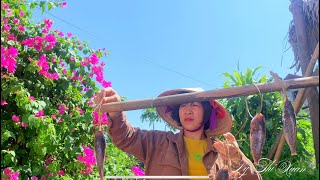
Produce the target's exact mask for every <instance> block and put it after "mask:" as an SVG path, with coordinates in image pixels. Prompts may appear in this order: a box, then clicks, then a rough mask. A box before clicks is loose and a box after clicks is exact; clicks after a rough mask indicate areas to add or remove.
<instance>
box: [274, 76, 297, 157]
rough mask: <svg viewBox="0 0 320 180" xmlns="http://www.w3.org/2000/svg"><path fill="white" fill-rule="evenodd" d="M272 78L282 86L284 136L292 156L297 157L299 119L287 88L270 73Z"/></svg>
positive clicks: (277, 77)
mask: <svg viewBox="0 0 320 180" xmlns="http://www.w3.org/2000/svg"><path fill="white" fill-rule="evenodd" d="M270 73H271V75H272V77H273V78H274V79H275V81H277V82H278V83H280V84H281V87H282V95H283V96H284V99H285V100H284V107H283V109H282V124H283V127H282V129H283V134H284V137H285V139H286V142H287V144H288V145H289V148H290V152H291V155H292V156H295V155H297V152H296V143H297V119H296V115H295V113H294V108H293V106H292V104H291V102H290V100H289V99H288V96H287V95H286V86H285V84H284V83H283V82H282V81H281V79H280V77H279V76H278V75H277V74H276V73H274V72H272V71H270Z"/></svg>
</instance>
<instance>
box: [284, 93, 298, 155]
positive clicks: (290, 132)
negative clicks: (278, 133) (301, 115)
mask: <svg viewBox="0 0 320 180" xmlns="http://www.w3.org/2000/svg"><path fill="white" fill-rule="evenodd" d="M282 123H283V134H284V137H285V139H286V141H287V143H288V145H289V148H290V151H291V155H292V156H294V155H297V152H296V143H297V120H296V115H295V113H294V109H293V106H292V104H291V102H290V100H289V99H288V97H286V100H285V103H284V107H283V110H282Z"/></svg>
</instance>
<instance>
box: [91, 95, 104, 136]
mask: <svg viewBox="0 0 320 180" xmlns="http://www.w3.org/2000/svg"><path fill="white" fill-rule="evenodd" d="M105 93H106V92H104V94H103V97H102V99H101V101H100V102H99V104H98V105H97V106H96V107H95V108H94V109H93V111H95V110H96V109H97V108H98V107H99V112H98V125H99V131H101V129H102V123H101V122H102V119H101V118H102V115H101V116H100V112H101V107H102V105H101V104H102V102H103V98H104V97H105V95H106V94H105Z"/></svg>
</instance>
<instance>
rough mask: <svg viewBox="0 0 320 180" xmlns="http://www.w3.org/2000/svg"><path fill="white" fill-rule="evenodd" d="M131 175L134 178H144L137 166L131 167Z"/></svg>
mask: <svg viewBox="0 0 320 180" xmlns="http://www.w3.org/2000/svg"><path fill="white" fill-rule="evenodd" d="M131 169H132V171H133V174H134V175H135V176H144V171H143V170H142V169H140V168H139V167H137V166H131Z"/></svg>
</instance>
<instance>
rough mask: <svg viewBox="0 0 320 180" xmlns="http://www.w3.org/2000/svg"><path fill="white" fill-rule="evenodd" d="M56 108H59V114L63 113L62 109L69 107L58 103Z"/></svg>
mask: <svg viewBox="0 0 320 180" xmlns="http://www.w3.org/2000/svg"><path fill="white" fill-rule="evenodd" d="M58 109H59V114H61V115H62V114H64V111H66V110H69V108H68V107H67V106H66V105H64V104H62V105H59V108H58Z"/></svg>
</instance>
